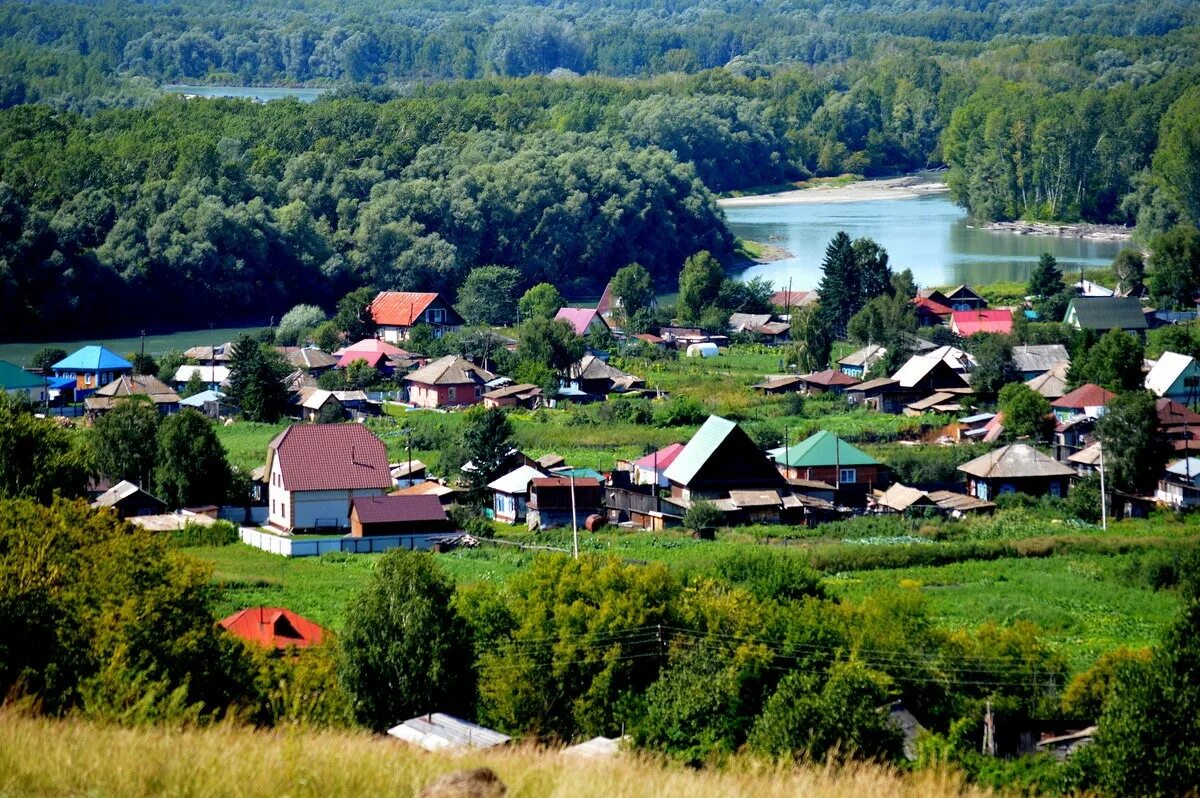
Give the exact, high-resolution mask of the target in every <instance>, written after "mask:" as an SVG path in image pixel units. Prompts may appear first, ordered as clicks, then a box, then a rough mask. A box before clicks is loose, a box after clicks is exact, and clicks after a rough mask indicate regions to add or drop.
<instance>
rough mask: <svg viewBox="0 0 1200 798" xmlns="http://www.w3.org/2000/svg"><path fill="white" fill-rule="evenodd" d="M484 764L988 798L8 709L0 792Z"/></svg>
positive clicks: (954, 791) (713, 790) (932, 783)
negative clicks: (31, 715) (52, 716)
mask: <svg viewBox="0 0 1200 798" xmlns="http://www.w3.org/2000/svg"><path fill="white" fill-rule="evenodd" d="M51 753H52V754H53V765H51V764H50V762H49V760H48V758H47V757H48V756H49V755H51ZM479 767H488V768H491V769H492V770H493V771H494V772H495V774H496V775H497V776H498V777H499V778H500V780H501V781H502V782H503V783H504V785H505V786H506V787H507V794H508V795H509V796H512V798H522V797H525V796H527V797H528V798H592V796H595V797H596V798H635V797H637V796H677V795H678V796H682V795H688V796H692V795H695V796H729V797H730V798H759V796H761V797H762V798H777V796H785V795H786V796H807V797H808V798H838V797H840V796H846V797H847V798H849V797H850V796H855V797H857V796H864V795H879V796H884V795H886V796H896V797H897V798H908V797H909V796H911V797H912V798H918V796H920V798H942V796H947V797H948V796H963V797H964V798H971V797H973V796H983V795H987V794H988V793H987V792H986V791H984V790H981V789H978V788H974V787H968V786H966V785H965V784H964V783H963V781H962V779H961V777H959V776H957V775H949V774H945V773H939V772H936V771H931V770H930V771H922V772H920V773H915V774H911V775H905V774H901V773H899V772H897V771H896V770H893V769H890V768H885V767H879V766H875V765H868V764H852V765H848V766H846V767H843V768H834V767H818V766H802V767H795V768H788V767H777V766H768V765H765V764H762V763H759V762H756V761H752V760H749V759H741V758H739V759H735V760H733V761H732V762H730V763H728V764H727V766H725V767H722V768H720V769H716V768H709V769H700V770H696V769H691V768H684V767H682V766H678V765H666V764H663V763H661V762H658V761H655V760H652V759H649V758H646V757H643V756H636V755H632V754H628V755H621V756H619V757H618V758H616V759H614V760H610V761H588V760H579V759H573V758H570V757H565V756H563V755H561V754H560V753H559V752H558V751H557V750H553V749H535V748H528V747H515V748H508V749H502V750H493V751H490V752H480V753H468V754H431V753H426V752H423V751H420V750H416V749H413V748H410V747H408V746H406V745H405V744H403V743H401V742H399V741H397V740H393V739H391V738H388V737H381V736H376V735H370V734H366V733H362V732H329V731H326V732H312V731H303V730H295V729H290V730H277V731H256V730H254V729H251V728H248V727H239V726H234V725H222V726H217V727H214V728H207V729H182V730H181V729H172V728H146V727H142V728H118V727H112V726H100V725H96V724H91V723H85V722H82V721H52V720H45V719H27V718H22V717H18V716H16V715H14V714H11V713H10V714H0V795H2V796H46V797H47V798H49V796H55V797H56V798H57V796H63V795H88V796H122V798H148V797H149V796H161V795H170V796H177V797H178V798H192V797H193V796H194V797H195V798H201V797H202V796H203V798H212V797H214V796H237V798H277V796H359V795H381V796H382V795H388V796H396V797H397V798H410V797H411V796H414V795H417V794H418V793H419V792H420V791H421V790H422V789H423V788H424V787H425V786H426V785H428V784H429V783H430V782H432V781H434V780H435V779H437V778H438V777H440V776H442V775H444V774H447V773H450V772H454V771H459V770H464V769H469V768H479ZM453 794H455V795H465V794H466V793H453ZM472 794H478V795H480V796H483V795H491V794H492V793H486V794H484V793H472ZM438 795H439V796H447V795H450V793H444V792H443V793H438Z"/></svg>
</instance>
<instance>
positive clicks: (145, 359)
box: [126, 352, 158, 376]
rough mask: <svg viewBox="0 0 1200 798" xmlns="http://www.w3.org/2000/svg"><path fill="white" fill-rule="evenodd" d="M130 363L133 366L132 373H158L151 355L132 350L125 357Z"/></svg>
mask: <svg viewBox="0 0 1200 798" xmlns="http://www.w3.org/2000/svg"><path fill="white" fill-rule="evenodd" d="M126 360H128V361H129V363H130V365H132V366H133V373H134V374H137V375H139V376H144V375H147V374H150V375H155V374H158V364H157V363H155V362H154V356H153V355H143V354H141V353H140V352H132V353H130V355H129V357H127V358H126Z"/></svg>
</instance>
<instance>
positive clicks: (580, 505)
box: [525, 475, 604, 529]
mask: <svg viewBox="0 0 1200 798" xmlns="http://www.w3.org/2000/svg"><path fill="white" fill-rule="evenodd" d="M572 492H573V493H574V504H573V505H572ZM572 508H573V509H572ZM603 512H604V486H603V485H601V484H600V480H598V479H595V478H593V477H579V478H575V479H572V478H571V477H566V476H558V475H555V476H549V477H535V478H534V479H533V480H531V482H530V484H529V503H528V505H527V511H526V515H525V520H526V523H527V525H528V526H529V528H530V529H552V528H554V527H562V526H571V523H572V513H574V523H575V524H576V525H578V526H579V528H581V529H582V528H583V526H584V524H585V523H586V522H587V518H588V516H589V515H598V514H600V513H603Z"/></svg>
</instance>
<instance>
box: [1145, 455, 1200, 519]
mask: <svg viewBox="0 0 1200 798" xmlns="http://www.w3.org/2000/svg"><path fill="white" fill-rule="evenodd" d="M1154 499H1155V501H1157V502H1158V503H1159V504H1165V505H1167V506H1168V507H1173V508H1175V509H1176V510H1190V509H1193V508H1196V507H1200V458H1196V457H1185V458H1183V459H1181V460H1176V461H1175V462H1173V463H1171V464H1169V465H1168V466H1167V467H1166V468H1165V469H1163V473H1162V476H1160V477H1159V480H1158V488H1157V489H1156V490H1155V492H1154Z"/></svg>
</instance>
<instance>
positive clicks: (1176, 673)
mask: <svg viewBox="0 0 1200 798" xmlns="http://www.w3.org/2000/svg"><path fill="white" fill-rule="evenodd" d="M1197 566H1200V562H1197V558H1196V557H1195V556H1194V555H1193V556H1192V558H1191V563H1190V567H1189V568H1187V569H1186V570H1185V573H1189V574H1195V573H1196V568H1197ZM1183 592H1184V601H1183V608H1182V611H1181V612H1180V614H1179V617H1178V619H1177V620H1176V621H1175V623H1174V624H1173V625H1172V626H1171V628H1170V629H1169V630H1168V631H1167V633H1166V635H1165V636H1164V637H1163V640H1162V642H1161V643H1159V645H1157V646H1155V648H1154V650H1153V652H1152V654H1151V659H1150V662H1149V663H1148V664H1141V663H1139V662H1138V661H1137V660H1136V659H1131V660H1130V661H1128V662H1126V663H1124V664H1123V665H1122V666H1121V667H1119V668H1117V669H1116V674H1115V678H1116V682H1117V684H1116V688H1115V689H1114V690H1112V693H1111V698H1110V699H1109V700H1108V701H1107V702H1106V703H1105V705H1104V712H1103V714H1101V716H1100V721H1099V723H1098V724H1097V726H1098V728H1097V731H1096V738H1095V743H1094V744H1093V745H1092V746H1091V747H1090V748H1089V749H1088V750H1087V755H1086V758H1085V760H1084V767H1083V771H1084V773H1085V774H1087V775H1088V776H1089V777H1090V781H1092V782H1093V784H1094V785H1095V786H1098V787H1100V788H1102V789H1103V790H1104V791H1105V792H1106V793H1108V794H1110V795H1146V796H1163V797H1164V798H1165V796H1172V795H1186V794H1188V793H1190V792H1192V791H1194V790H1195V788H1196V785H1197V784H1200V724H1197V723H1196V718H1197V717H1200V636H1197V635H1196V630H1197V629H1200V601H1197V597H1196V593H1195V584H1194V581H1193V580H1190V581H1189V583H1188V584H1186V585H1185V587H1184V591H1183Z"/></svg>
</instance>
